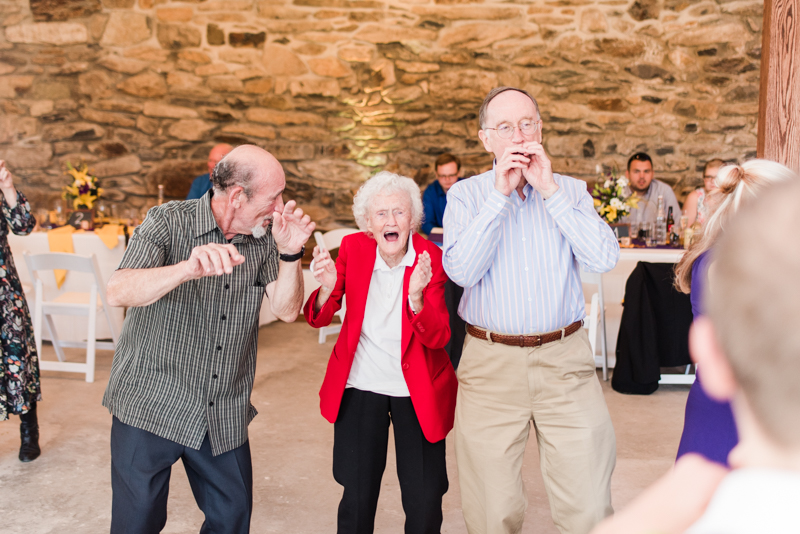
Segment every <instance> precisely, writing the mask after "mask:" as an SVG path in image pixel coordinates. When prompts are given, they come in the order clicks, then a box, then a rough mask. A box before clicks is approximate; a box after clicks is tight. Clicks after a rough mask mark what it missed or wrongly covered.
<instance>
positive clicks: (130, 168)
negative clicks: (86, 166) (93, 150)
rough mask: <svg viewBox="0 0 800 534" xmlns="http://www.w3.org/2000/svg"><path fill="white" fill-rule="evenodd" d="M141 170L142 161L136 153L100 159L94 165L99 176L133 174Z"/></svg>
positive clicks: (94, 170)
mask: <svg viewBox="0 0 800 534" xmlns="http://www.w3.org/2000/svg"><path fill="white" fill-rule="evenodd" d="M141 170H142V162H141V161H139V157H138V156H136V155H134V154H129V155H127V156H122V157H121V158H115V159H109V160H105V161H99V162H97V163H95V164H93V165H92V172H93V173H94V174H95V176H97V177H98V178H106V177H108V176H120V175H124V174H133V173H137V172H139V171H141Z"/></svg>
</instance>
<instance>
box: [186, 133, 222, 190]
mask: <svg viewBox="0 0 800 534" xmlns="http://www.w3.org/2000/svg"><path fill="white" fill-rule="evenodd" d="M231 150H233V147H232V146H231V145H229V144H227V143H221V144H219V145H215V146H214V148H212V149H211V152H209V153H208V172H207V173H206V174H203V175H200V176H198V177H197V178H195V179H194V181H193V182H192V187H191V188H190V189H189V194H188V195H186V200H192V199H195V198H200V197H202V196H203V195H205V194H206V193H207V192H208V190H209V189H211V187H212V183H211V173H212V172H214V167H216V166H217V163H219V161H220V160H221V159H222V158H224V157H225V156H227V155H228V152H230V151H231Z"/></svg>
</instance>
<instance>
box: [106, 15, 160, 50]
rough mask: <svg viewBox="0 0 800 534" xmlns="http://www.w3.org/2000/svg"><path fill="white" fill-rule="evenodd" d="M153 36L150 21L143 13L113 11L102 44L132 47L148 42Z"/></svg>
mask: <svg viewBox="0 0 800 534" xmlns="http://www.w3.org/2000/svg"><path fill="white" fill-rule="evenodd" d="M151 35H152V31H151V29H150V20H149V19H148V17H147V15H144V14H143V13H136V12H133V11H113V12H112V13H111V15H110V17H109V19H108V23H107V24H106V29H105V31H104V32H103V37H102V38H101V39H100V44H101V45H103V46H131V45H134V44H137V43H141V42H142V41H146V40H148V39H149V38H150V36H151Z"/></svg>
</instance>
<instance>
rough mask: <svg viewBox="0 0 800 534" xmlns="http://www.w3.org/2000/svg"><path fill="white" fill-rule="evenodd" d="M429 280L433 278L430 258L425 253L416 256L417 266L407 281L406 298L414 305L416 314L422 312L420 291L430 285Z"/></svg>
mask: <svg viewBox="0 0 800 534" xmlns="http://www.w3.org/2000/svg"><path fill="white" fill-rule="evenodd" d="M431 278H433V270H432V269H431V256H430V254H428V252H427V251H425V252H423V253H422V254H420V255H419V256H418V259H417V266H416V267H414V272H412V273H411V278H410V279H409V281H408V296H409V297H410V298H411V302H412V303H413V304H414V311H416V312H417V313H419V312H420V311H421V310H422V305H423V301H422V290H423V289H425V287H426V286H427V285H428V284H429V283H430V281H431Z"/></svg>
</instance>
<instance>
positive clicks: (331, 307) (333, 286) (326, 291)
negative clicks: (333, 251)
mask: <svg viewBox="0 0 800 534" xmlns="http://www.w3.org/2000/svg"><path fill="white" fill-rule="evenodd" d="M348 249H349V239H348V238H347V237H345V238H344V239H343V240H342V243H341V245H340V246H339V255H338V257H337V258H336V263H335V264H334V263H333V261H332V260H331V257H330V254H329V253H328V252H327V251H325V252H323V251H321V250H320V249H319V247H314V251H315V253H316V255H315V265H314V268H315V269H316V272H314V278H315V279H316V280H317V281H318V282H319V283H320V284H321V285H320V287H318V288H317V289H316V290H314V292H313V293H311V295H310V296H309V297H308V301H307V302H306V305H305V308H304V309H303V313H304V315H305V318H306V321H307V322H308V324H309V325H311V326H312V327H314V328H320V327H323V326H328V325H329V324H331V321H332V320H333V314H335V313H336V312H337V311H339V310H340V309H341V308H342V299H343V298H344V287H345V273H346V272H347V255H348ZM317 258H319V264H317Z"/></svg>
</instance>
